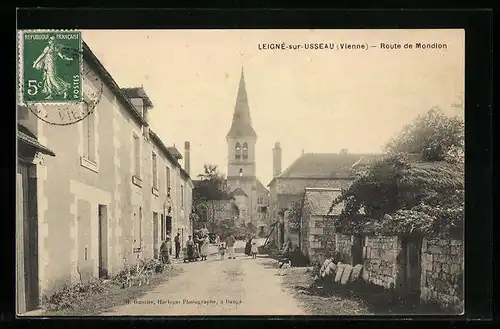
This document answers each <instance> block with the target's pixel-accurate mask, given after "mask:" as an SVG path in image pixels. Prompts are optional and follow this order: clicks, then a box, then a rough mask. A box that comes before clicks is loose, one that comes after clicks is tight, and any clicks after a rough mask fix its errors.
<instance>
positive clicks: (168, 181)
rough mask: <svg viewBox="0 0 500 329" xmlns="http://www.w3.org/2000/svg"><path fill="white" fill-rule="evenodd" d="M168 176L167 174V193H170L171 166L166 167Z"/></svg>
mask: <svg viewBox="0 0 500 329" xmlns="http://www.w3.org/2000/svg"><path fill="white" fill-rule="evenodd" d="M166 176H167V194H170V168H169V167H166Z"/></svg>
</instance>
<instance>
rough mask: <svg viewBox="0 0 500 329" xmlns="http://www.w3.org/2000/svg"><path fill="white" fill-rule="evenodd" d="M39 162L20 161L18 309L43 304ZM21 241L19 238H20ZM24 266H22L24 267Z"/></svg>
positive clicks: (31, 307)
mask: <svg viewBox="0 0 500 329" xmlns="http://www.w3.org/2000/svg"><path fill="white" fill-rule="evenodd" d="M35 169H36V166H35V165H33V164H31V163H24V162H20V163H19V164H18V175H17V184H18V185H17V187H18V191H17V199H18V200H17V201H18V207H19V209H21V210H22V211H21V213H18V215H17V218H16V220H17V221H18V225H16V231H17V232H16V244H19V247H20V248H21V250H17V252H18V255H17V256H18V258H17V260H18V265H17V266H16V268H18V270H19V272H18V279H19V280H20V281H19V282H16V285H17V289H18V296H19V297H20V298H18V305H17V306H18V307H17V308H18V312H19V313H24V312H27V311H31V310H35V309H37V308H38V304H39V291H38V289H39V286H38V285H39V282H38V216H37V190H36V185H37V184H36V183H37V182H36V175H35ZM18 241H19V242H18ZM21 269H22V270H21Z"/></svg>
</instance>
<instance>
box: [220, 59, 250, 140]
mask: <svg viewBox="0 0 500 329" xmlns="http://www.w3.org/2000/svg"><path fill="white" fill-rule="evenodd" d="M227 137H257V134H256V133H255V130H253V127H252V119H251V118H250V108H249V107H248V97H247V91H246V88H245V74H244V72H243V66H242V67H241V77H240V85H239V87H238V95H237V96H236V104H235V106H234V114H233V122H232V124H231V129H229V132H228V133H227Z"/></svg>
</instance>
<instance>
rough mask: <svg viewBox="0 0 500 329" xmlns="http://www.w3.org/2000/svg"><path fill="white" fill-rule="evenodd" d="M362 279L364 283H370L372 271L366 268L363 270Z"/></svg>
mask: <svg viewBox="0 0 500 329" xmlns="http://www.w3.org/2000/svg"><path fill="white" fill-rule="evenodd" d="M361 277H362V278H363V280H364V281H366V282H370V270H369V269H367V268H366V267H363V270H362V271H361Z"/></svg>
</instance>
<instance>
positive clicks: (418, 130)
mask: <svg viewBox="0 0 500 329" xmlns="http://www.w3.org/2000/svg"><path fill="white" fill-rule="evenodd" d="M464 133H465V125H464V120H463V118H462V117H459V116H451V117H449V116H446V115H445V114H444V113H443V112H442V111H441V110H440V109H439V108H437V107H434V108H432V109H430V110H429V111H427V112H426V113H425V114H423V115H419V116H418V117H417V118H416V119H415V120H414V121H413V122H412V123H411V124H409V125H406V126H405V127H404V128H403V130H402V131H401V133H400V134H399V135H397V136H396V137H395V138H394V139H392V140H391V141H390V142H389V143H388V144H387V145H386V147H385V148H386V151H388V152H389V153H392V154H394V153H413V154H415V153H419V154H420V155H421V160H422V161H443V160H449V161H460V160H461V156H462V157H463V151H464Z"/></svg>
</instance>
